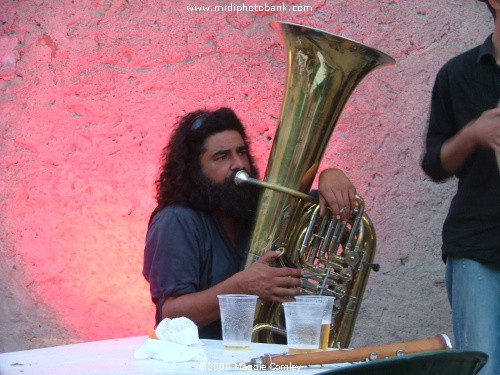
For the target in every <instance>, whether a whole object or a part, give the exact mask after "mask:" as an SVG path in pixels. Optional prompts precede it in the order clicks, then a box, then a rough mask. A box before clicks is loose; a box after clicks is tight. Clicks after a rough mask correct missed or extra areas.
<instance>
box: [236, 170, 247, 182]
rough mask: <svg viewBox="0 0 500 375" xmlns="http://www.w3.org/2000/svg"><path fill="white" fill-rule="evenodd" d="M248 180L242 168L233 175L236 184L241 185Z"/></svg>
mask: <svg viewBox="0 0 500 375" xmlns="http://www.w3.org/2000/svg"><path fill="white" fill-rule="evenodd" d="M246 182H248V173H247V172H246V171H244V170H243V169H242V170H241V171H238V172H236V174H235V175H234V183H235V185H236V186H241V185H243V184H245V183H246Z"/></svg>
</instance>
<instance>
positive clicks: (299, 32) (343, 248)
mask: <svg viewBox="0 0 500 375" xmlns="http://www.w3.org/2000/svg"><path fill="white" fill-rule="evenodd" d="M271 26H272V27H273V28H274V29H275V30H276V31H278V33H279V34H280V35H281V37H282V39H283V41H284V43H285V47H286V51H287V54H288V72H287V83H286V89H285V94H284V98H283V104H282V108H281V114H280V119H279V122H278V127H277V131H276V135H275V139H274V142H273V146H272V149H271V154H270V158H269V163H268V165H267V169H266V173H265V177H264V181H258V180H255V179H251V178H249V177H248V176H244V175H240V176H239V177H238V178H235V180H237V181H235V182H236V183H237V184H242V183H254V184H258V185H259V186H263V187H265V188H266V189H264V190H263V191H262V193H261V195H260V198H259V203H258V206H257V211H256V212H257V214H256V216H255V221H254V225H253V230H252V234H251V236H250V240H249V247H248V253H247V257H246V260H245V262H244V265H243V267H244V268H247V267H248V266H250V265H251V264H252V263H253V262H255V261H256V260H257V259H259V258H260V257H261V256H262V255H263V254H264V253H265V252H266V251H267V250H269V249H273V248H275V249H277V248H284V249H285V253H284V255H283V256H282V257H281V258H283V261H284V260H286V261H287V263H288V264H293V265H294V266H295V267H301V268H304V269H305V270H306V274H307V276H305V280H303V281H304V282H303V288H302V289H303V290H304V292H305V293H307V294H324V295H332V296H335V297H336V305H335V308H334V316H332V322H333V324H332V327H331V334H330V342H329V345H330V346H336V347H337V346H340V347H347V346H348V344H349V341H350V337H351V335H352V330H353V328H354V321H355V318H356V315H357V312H358V311H359V307H360V301H361V298H362V295H363V293H364V289H365V285H366V282H367V279H368V274H369V270H370V267H371V266H372V262H373V258H374V254H375V242H376V240H375V230H374V228H373V224H372V222H371V220H370V218H369V217H368V215H367V214H366V213H365V212H364V201H363V199H362V198H361V197H357V200H358V207H357V208H356V210H355V212H354V213H353V214H352V215H351V218H350V219H349V221H348V223H347V224H343V223H340V222H338V221H336V220H334V219H333V218H328V219H325V218H319V217H318V216H319V215H316V216H314V224H311V218H312V217H313V215H314V212H315V210H316V211H317V202H315V201H314V199H311V197H310V196H309V191H310V188H311V186H312V183H313V180H314V177H315V176H316V173H317V170H318V167H319V165H320V162H321V159H322V157H323V154H324V152H325V149H326V146H327V144H328V141H329V139H330V136H331V134H332V132H333V130H334V128H335V125H336V123H337V120H338V118H339V117H340V114H341V111H342V109H343V107H344V106H345V103H346V102H347V100H348V98H349V97H350V95H351V93H352V92H353V90H354V89H355V87H356V86H357V84H358V83H359V82H360V81H361V80H362V79H363V78H364V77H365V76H366V75H367V74H368V73H369V72H371V71H372V70H374V69H376V68H378V67H380V66H383V65H390V64H393V63H394V60H393V59H392V58H391V57H390V56H388V55H386V54H384V53H383V52H380V51H378V50H376V49H373V48H370V47H368V46H366V45H363V44H361V43H358V42H355V41H353V40H350V39H346V38H343V37H340V36H336V35H333V34H329V33H326V32H324V31H321V30H317V29H313V28H309V27H305V26H301V25H295V24H290V23H284V22H273V23H272V24H271ZM325 220H328V221H325ZM327 236H328V237H327ZM283 265H284V263H283ZM276 332H285V330H284V319H283V312H282V307H281V304H274V303H269V302H264V301H261V300H259V302H258V304H257V309H256V314H255V322H254V336H253V338H254V341H259V342H274V336H275V334H276Z"/></svg>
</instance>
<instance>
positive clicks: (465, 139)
mask: <svg viewBox="0 0 500 375" xmlns="http://www.w3.org/2000/svg"><path fill="white" fill-rule="evenodd" d="M475 148H476V141H475V139H474V134H473V129H472V127H471V123H469V124H468V125H467V126H465V127H464V128H463V129H462V130H460V132H458V133H457V134H455V136H453V137H452V138H450V139H448V140H447V141H446V142H445V143H444V144H443V146H442V147H441V153H440V157H441V165H442V167H443V169H444V170H445V171H446V172H448V173H451V174H454V173H457V172H458V171H460V169H461V168H462V167H463V166H464V164H465V162H466V161H467V160H468V159H469V158H470V156H471V155H472V153H473V152H474V149H475Z"/></svg>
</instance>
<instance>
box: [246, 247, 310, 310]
mask: <svg viewBox="0 0 500 375" xmlns="http://www.w3.org/2000/svg"><path fill="white" fill-rule="evenodd" d="M280 254H281V251H274V250H269V251H268V252H266V253H265V254H264V255H263V256H262V257H261V258H260V259H259V260H257V261H256V262H254V263H253V264H252V265H250V266H249V267H248V268H247V269H245V270H244V271H241V273H240V286H241V287H242V288H244V290H246V293H248V294H253V295H257V296H259V298H260V299H262V300H265V301H270V302H285V301H287V299H286V298H285V297H293V296H296V295H298V294H300V288H299V287H300V286H301V281H300V277H301V276H302V271H301V270H300V269H297V268H278V267H272V266H271V265H270V263H271V262H273V261H274V260H275V259H276V258H277V257H278V256H279V255H280Z"/></svg>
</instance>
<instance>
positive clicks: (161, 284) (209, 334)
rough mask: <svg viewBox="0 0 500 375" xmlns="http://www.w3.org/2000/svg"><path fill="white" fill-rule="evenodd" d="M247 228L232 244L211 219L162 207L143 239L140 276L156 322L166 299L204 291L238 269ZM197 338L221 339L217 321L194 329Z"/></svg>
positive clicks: (215, 220) (213, 219) (218, 225)
mask: <svg viewBox="0 0 500 375" xmlns="http://www.w3.org/2000/svg"><path fill="white" fill-rule="evenodd" d="M247 237H248V228H243V227H242V228H240V230H238V233H237V241H236V242H237V243H236V245H234V244H233V243H232V241H231V240H230V239H229V237H228V236H227V234H226V232H225V230H224V228H223V227H222V225H221V224H220V222H219V220H217V219H216V218H215V217H214V216H212V215H210V214H207V213H204V212H200V211H194V210H191V209H189V208H185V207H181V206H168V207H166V208H164V209H163V210H161V211H160V212H159V213H157V214H156V216H155V217H154V218H153V219H152V221H151V224H150V226H149V228H148V233H147V235H146V248H145V250H144V269H143V275H144V277H145V278H146V279H147V280H148V281H149V283H150V289H151V296H152V300H153V303H154V304H155V306H156V324H158V323H159V322H160V321H161V316H162V315H161V310H162V306H163V303H164V302H165V299H166V298H167V297H169V296H181V295H184V294H188V293H194V292H199V291H202V290H206V289H208V288H210V287H211V286H213V285H215V284H218V283H220V282H221V281H224V280H226V279H227V278H229V277H231V276H232V275H234V274H235V273H236V272H238V271H239V270H240V267H241V263H242V259H243V257H244V254H245V249H246V245H247V239H248V238H247ZM199 336H200V338H205V339H221V338H222V337H221V325H220V320H217V321H215V322H213V323H211V324H209V325H207V326H205V327H203V328H200V329H199Z"/></svg>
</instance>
